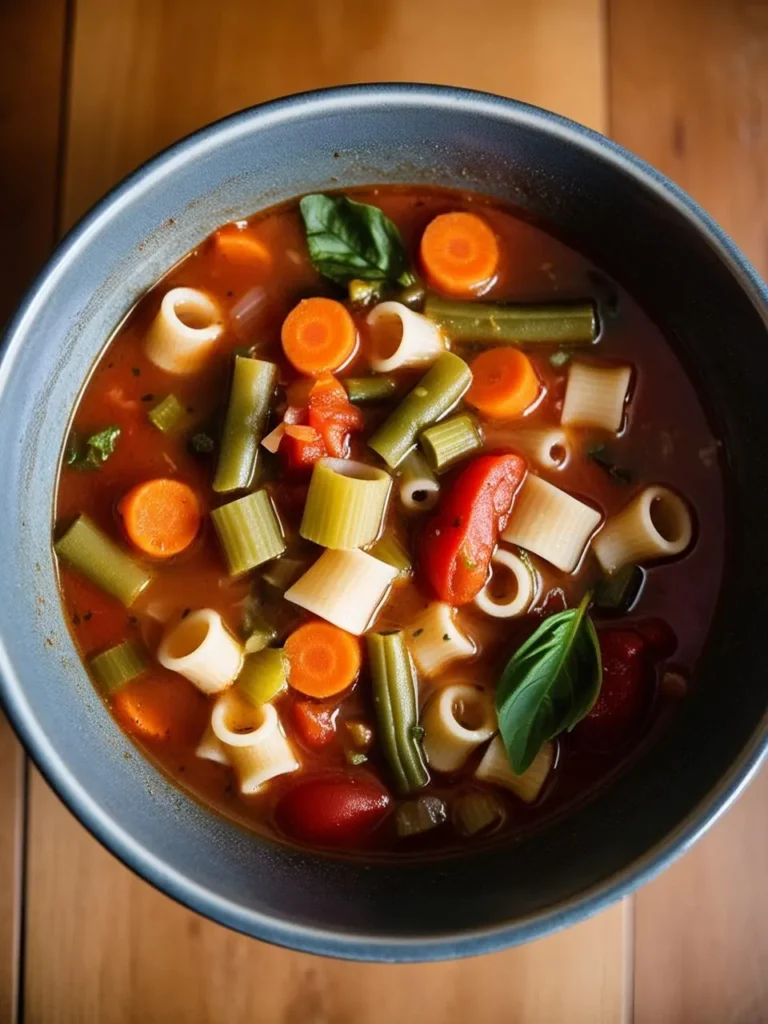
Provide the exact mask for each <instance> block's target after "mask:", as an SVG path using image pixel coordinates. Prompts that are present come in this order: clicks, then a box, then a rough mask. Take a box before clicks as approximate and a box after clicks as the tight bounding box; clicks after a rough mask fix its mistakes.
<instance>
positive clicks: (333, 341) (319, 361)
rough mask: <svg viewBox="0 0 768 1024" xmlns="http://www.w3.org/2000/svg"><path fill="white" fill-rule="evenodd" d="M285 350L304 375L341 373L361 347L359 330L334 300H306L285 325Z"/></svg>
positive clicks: (283, 340) (289, 358) (299, 305)
mask: <svg viewBox="0 0 768 1024" xmlns="http://www.w3.org/2000/svg"><path fill="white" fill-rule="evenodd" d="M281 337H282V342H283V350H284V352H285V354H286V356H287V358H288V360H289V361H290V363H291V364H292V365H293V366H295V367H296V369H297V370H299V371H300V372H301V373H306V374H308V375H309V376H311V377H315V376H317V375H318V374H320V373H328V372H333V371H334V370H338V369H339V367H340V366H343V365H344V363H346V362H347V360H348V359H349V357H350V356H351V355H352V353H353V352H354V351H355V346H356V345H357V329H356V327H355V322H354V320H353V319H352V317H351V316H350V314H349V312H348V311H347V309H346V308H345V307H344V306H342V304H341V303H340V302H336V301H335V300H334V299H324V298H322V297H317V298H312V299H304V300H303V301H301V302H300V303H299V304H298V306H296V307H295V308H294V309H292V310H291V312H290V313H289V314H288V316H287V317H286V318H285V321H284V322H283V329H282V334H281Z"/></svg>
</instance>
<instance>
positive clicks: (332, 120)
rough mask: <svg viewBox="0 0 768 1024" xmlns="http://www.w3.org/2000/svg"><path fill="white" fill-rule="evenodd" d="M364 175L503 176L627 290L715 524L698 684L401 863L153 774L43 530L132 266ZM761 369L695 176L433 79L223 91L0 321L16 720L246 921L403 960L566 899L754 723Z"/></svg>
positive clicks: (227, 916) (39, 752) (675, 815)
mask: <svg viewBox="0 0 768 1024" xmlns="http://www.w3.org/2000/svg"><path fill="white" fill-rule="evenodd" d="M382 182H386V183H418V182H425V183H431V184H436V185H444V186H449V187H458V188H465V189H472V190H476V191H480V192H484V193H488V194H491V195H497V196H499V197H502V198H504V199H507V200H511V201H512V202H514V203H515V204H517V205H518V206H520V207H522V208H524V209H525V210H527V211H529V212H530V214H531V215H532V216H535V217H536V218H539V219H541V220H542V221H543V222H544V223H545V224H549V225H551V226H553V227H554V228H555V230H556V231H557V233H558V234H559V235H560V236H561V237H563V238H564V240H565V241H567V242H569V243H570V244H572V245H574V246H575V247H576V248H578V249H580V250H581V251H583V252H584V253H585V254H586V255H587V256H589V257H590V258H591V259H592V260H593V261H595V262H596V263H597V264H598V265H599V266H601V267H603V268H604V269H605V270H606V271H608V272H609V273H610V274H612V275H613V276H614V277H616V278H617V279H618V280H619V281H620V282H621V283H622V284H623V285H624V286H625V287H627V288H628V289H629V290H630V291H631V292H632V293H633V294H634V295H635V296H636V297H637V298H639V299H640V300H641V302H642V303H643V305H644V306H645V307H646V309H647V310H648V311H649V312H650V314H651V315H652V316H653V317H654V318H655V319H656V320H657V321H658V322H659V323H660V324H661V325H662V326H663V328H664V330H665V332H666V334H667V336H668V337H670V338H671V339H672V340H673V342H674V344H675V345H676V346H677V347H678V349H679V351H680V352H681V355H682V356H683V358H684V360H685V362H686V364H687V366H688V368H689V371H690V372H691V373H692V376H693V377H694V382H695V383H696V384H697V385H698V387H699V390H700V392H702V393H703V394H704V395H705V396H706V400H707V404H708V406H709V408H710V409H711V415H712V418H713V420H714V422H715V425H716V432H717V433H718V435H719V436H720V437H721V438H722V439H723V441H724V442H725V453H726V456H725V457H726V478H727V508H726V513H727V524H728V537H727V557H726V572H725V579H724V583H723V588H722V594H721V599H720V602H719V606H718V611H717V615H716V621H715V624H714V627H713V629H712V631H711V635H710V639H709V641H708V646H707V651H706V654H705V656H704V657H703V659H702V662H701V666H700V670H699V673H698V681H697V686H696V688H695V691H694V693H693V694H692V696H691V698H690V700H689V701H688V703H687V706H686V708H685V712H684V713H683V714H681V715H680V716H679V717H678V718H677V720H675V721H674V722H673V724H672V725H671V726H670V727H669V728H668V729H667V730H666V731H665V732H664V733H663V735H662V736H661V737H660V738H659V740H658V742H656V743H655V744H654V745H653V746H652V747H650V748H649V749H648V750H647V751H646V752H645V754H644V755H642V756H641V757H639V758H638V759H637V761H636V762H635V763H634V764H633V765H632V766H631V768H630V769H629V770H628V771H626V772H625V773H624V774H623V775H622V776H621V777H620V778H619V779H618V780H617V781H616V782H615V783H614V784H612V785H611V786H609V787H607V788H606V789H605V790H604V791H602V792H601V793H600V794H599V795H597V796H595V797H594V798H593V799H592V800H591V801H589V802H588V803H587V804H586V805H585V806H584V807H583V808H581V809H580V810H579V811H578V813H574V814H570V815H568V816H566V817H564V818H562V819H561V820H558V821H557V822H554V823H552V824H550V825H549V826H547V827H546V828H543V829H540V830H539V831H537V832H536V833H534V834H533V835H530V836H528V837H527V838H525V839H524V840H522V841H518V842H514V843H512V844H511V845H507V846H506V847H505V848H503V849H495V850H487V851H485V852H482V853H478V854H475V855H470V856H466V857H462V858H453V859H449V860H443V861H439V862H433V863H421V862H411V863H401V864H394V865H393V864H391V863H389V864H388V863H373V864H363V863H360V862H356V861H348V860H344V859H342V858H330V857H322V856H315V855H311V854H308V853H302V852H298V851H296V850H291V849H289V848H287V847H283V846H280V845H276V844H273V843H270V842H268V841H264V840H256V839H254V837H252V836H251V835H249V834H246V833H244V832H243V831H241V830H240V829H239V828H237V827H236V826H234V825H230V824H228V823H227V822H225V821H223V820H221V819H219V818H218V817H216V816H214V815H213V814H211V813H209V812H208V811H207V810H205V809H204V808H202V807H200V806H198V805H197V804H196V803H194V802H193V801H192V800H190V799H187V798H186V797H185V796H184V795H183V794H182V793H181V792H180V791H179V790H177V789H176V788H175V787H173V786H172V785H170V784H169V783H168V782H166V780H165V779H164V778H163V777H162V776H161V775H160V774H159V773H158V772H157V771H156V770H155V769H154V768H153V767H152V766H151V765H149V764H148V763H146V762H145V761H144V760H143V759H142V758H141V757H140V756H138V755H137V753H136V751H135V749H134V748H133V747H132V745H131V744H130V742H129V741H128V740H127V739H126V738H125V737H124V736H123V734H122V733H121V732H120V730H119V729H118V728H117V726H116V725H115V724H114V723H113V722H112V720H111V718H110V717H109V716H108V714H107V712H106V710H105V708H104V707H103V706H102V704H101V702H100V701H99V700H98V698H97V696H96V694H95V693H94V691H93V689H92V685H91V683H90V681H89V680H88V678H87V676H86V674H85V672H84V670H83V668H82V667H81V664H80V662H79V659H78V656H77V654H76V652H75V650H74V647H73V644H72V642H71V640H70V637H69V634H68V632H67V629H66V625H65V623H64V621H63V617H62V614H61V609H60V604H59V598H58V593H57V589H56V582H55V577H54V566H53V559H52V552H51V547H50V530H51V517H52V500H53V493H54V486H55V479H56V471H57V461H58V457H59V453H60V451H61V447H62V443H63V438H64V435H65V432H66V427H67V422H68V418H69V416H70V413H71V410H72V407H73V405H74V402H75V400H76V398H77V395H78V393H79V391H80V388H81V386H82V382H83V380H84V379H85V377H86V376H87V374H88V372H89V370H90V368H91V366H92V364H93V362H94V360H95V358H96V356H97V354H98V353H99V351H100V350H101V348H102V347H103V345H104V343H105V341H106V339H107V338H108V337H109V336H110V334H111V333H112V331H113V329H114V327H115V325H116V324H117V323H118V322H119V321H120V320H121V319H122V317H123V316H124V315H125V314H126V312H127V311H128V310H129V309H130V307H131V306H132V305H133V303H134V302H135V301H136V299H137V298H138V297H139V296H140V295H141V294H142V293H143V292H144V290H145V289H146V288H147V287H149V286H150V285H151V284H152V283H153V282H154V281H155V280H156V279H157V278H158V277H159V276H160V275H161V274H162V273H164V272H165V271H166V270H167V269H168V267H170V266H171V265H172V264H173V263H175V262H176V261H177V260H178V259H179V258H180V257H181V256H183V255H184V254H185V253H186V252H187V251H188V250H189V249H190V248H192V247H193V246H194V245H195V244H196V243H198V242H199V241H200V240H202V239H203V238H204V237H205V236H206V235H207V234H208V233H209V232H210V231H212V230H213V229H214V228H215V227H216V226H217V225H218V224H220V223H221V222H223V221H226V220H230V219H233V218H235V217H239V216H244V215H246V214H250V213H252V212H254V211H255V210H258V209H260V208H263V207H265V206H269V205H272V204H274V203H276V202H280V201H282V200H284V199H288V198H291V197H293V196H295V195H297V194H300V193H303V192H307V191H315V190H323V189H328V188H338V187H341V186H345V185H346V186H349V185H357V184H370V183H382ZM766 378H768V349H767V347H766V300H765V296H764V295H763V296H762V297H761V293H760V289H759V285H758V284H757V283H756V282H755V280H754V279H753V278H752V277H751V276H750V273H749V271H748V269H747V268H745V266H744V264H743V262H741V261H740V259H739V257H738V255H736V254H735V253H734V252H733V251H732V250H731V249H730V248H729V245H728V243H727V242H726V241H724V240H723V239H722V238H721V237H719V236H718V235H717V234H716V233H715V232H714V231H713V230H712V229H711V228H710V227H708V226H707V225H706V224H705V223H704V222H703V221H701V220H700V219H699V218H698V215H697V214H696V213H695V212H694V210H693V207H692V205H691V204H690V201H688V200H686V199H685V198H684V197H681V196H680V194H678V193H676V191H674V190H673V189H672V188H671V187H670V186H669V185H668V183H665V182H664V181H663V180H662V179H660V178H658V177H656V176H654V175H653V173H652V172H650V171H649V170H648V169H647V168H643V167H642V166H641V165H640V164H639V163H635V162H633V161H632V160H631V159H630V158H628V157H627V155H626V154H623V153H622V152H621V151H620V150H618V149H617V148H616V147H613V146H612V145H611V144H609V143H606V142H605V141H604V140H600V139H599V138H598V137H597V136H595V135H593V134H592V133H589V132H587V131H586V130H584V129H579V128H578V127H576V126H574V125H571V124H569V123H568V122H564V121H562V120H561V119H559V118H556V117H554V116H553V115H548V114H545V113H544V112H541V111H536V110H533V109H531V108H528V107H523V106H520V105H516V104H511V103H509V102H507V101H501V100H495V99H493V98H490V97H482V96H479V95H472V94H468V93H462V92H458V91H456V92H454V91H450V90H438V89H432V88H427V87H402V86H394V87H388V88H387V87H368V88H360V89H349V90H339V91H335V92H331V93H328V94H320V95H317V96H314V97H309V98H301V97H298V98H294V99H291V100H288V101H283V102H280V103H277V104H272V105H270V106H268V107H265V108H261V109H259V110H257V111H253V112H246V113H245V114H242V115H237V116H236V117H234V118H231V119H229V120H228V121H226V122H222V123H221V124H219V125H217V126H214V127H212V128H210V129H207V130H205V131H204V132H202V133H200V134H199V135H197V136H195V137H193V138H192V139H191V140H187V141H186V142H184V143H181V144H180V145H179V146H177V147H175V148H174V149H173V150H171V151H169V153H167V154H166V155H164V156H163V157H161V158H159V159H158V160H157V161H155V162H153V163H151V164H150V165H148V166H147V167H146V168H144V169H142V170H141V171H140V172H138V173H137V174H136V175H134V176H133V177H132V178H130V179H129V180H128V181H127V182H126V183H124V184H123V185H122V186H120V187H119V188H118V190H117V191H116V192H115V193H113V194H112V195H111V197H110V198H109V199H108V200H107V201H106V202H105V203H103V204H101V205H100V206H99V207H98V208H97V209H96V211H95V212H94V213H92V214H91V215H89V217H88V218H86V220H85V221H84V222H83V223H82V224H81V225H79V226H78V227H77V228H76V229H75V231H74V232H73V234H72V235H71V236H70V237H69V238H68V240H67V241H66V242H65V244H64V246H63V247H62V249H60V250H59V252H58V253H57V255H56V256H55V257H54V260H53V261H52V263H51V264H50V265H49V267H48V268H47V269H46V271H45V272H44V274H43V275H42V277H41V279H40V280H39V282H38V284H37V286H36V289H35V290H34V291H33V292H32V293H31V296H30V298H29V299H28V301H27V303H26V305H25V306H24V307H23V309H22V311H21V313H20V314H19V317H18V318H17V320H16V321H15V323H14V324H13V326H12V329H11V331H10V334H9V337H8V342H7V346H6V349H5V353H4V357H3V361H2V365H1V366H0V436H2V437H3V438H4V486H3V488H2V489H1V490H0V559H1V560H2V564H3V566H4V572H3V577H2V587H1V589H0V640H1V641H2V643H1V645H0V672H1V673H2V676H3V682H2V692H3V696H4V700H5V703H6V706H7V708H8V710H9V713H10V715H11V717H12V720H13V721H14V723H15V725H16V727H17V728H18V729H19V731H20V732H21V735H22V737H23V738H24V740H25V741H26V743H27V744H28V746H29V748H30V751H31V753H32V754H33V756H34V757H35V759H36V761H37V762H38V764H39V765H40V767H41V768H42V769H43V771H44V772H45V773H46V775H47V776H48V778H49V780H50V781H52V782H53V784H54V786H55V788H56V789H57V791H58V792H59V793H60V795H62V796H63V797H64V799H65V800H66V801H67V802H68V803H69V805H70V806H71V807H72V808H73V809H74V810H75V811H76V812H77V813H78V814H79V815H80V816H81V818H82V819H83V820H84V821H85V823H86V824H87V825H88V826H89V827H90V828H91V829H92V830H93V831H94V832H95V833H96V835H97V836H98V837H99V838H101V839H102V840H104V841H105V842H106V843H107V845H109V846H110V847H111V848H112V849H113V850H114V851H115V852H117V853H118V854H119V855H120V856H121V857H123V858H124V859H125V860H126V861H127V862H128V863H129V864H130V865H131V866H132V867H134V868H136V869H137V870H139V871H140V872H141V873H142V874H143V875H145V876H146V877H147V878H149V879H150V880H151V881H153V882H155V883H156V884H158V885H160V886H161V887H163V888H165V889H166V890H167V891H168V892H170V893H171V894H172V895H174V896H176V897H178V898H180V899H181V900H183V901H184V902H187V903H189V904H190V905H192V906H194V907H195V909H198V910H200V911H202V912H204V913H207V914H209V915H211V916H213V917H215V918H217V919H218V920H221V921H223V922H224V923H226V924H229V925H232V926H234V927H237V928H239V929H241V930H243V931H246V932H249V933H251V934H254V935H257V936H259V937H262V938H266V939H270V940H272V941H276V942H281V943H284V944H288V945H292V946H296V947H298V948H302V949H308V950H313V951H318V952H325V953H329V954H333V955H339V956H356V957H370V958H377V959H391V958H396V959H419V958H425V957H440V956H451V955H458V954H462V953H468V952H477V951H484V950H488V949H492V948H495V947H497V946H499V945H502V944H504V943H508V942H510V941H521V940H523V939H526V938H530V937H533V936H535V935H538V934H541V933H542V932H544V931H546V930H548V929H550V928H552V927H555V926H558V925H561V924H563V923H568V922H569V921H571V920H573V919H574V918H575V917H576V916H578V915H579V914H582V913H585V912H588V911H589V910H594V909H597V908H598V907H599V906H600V905H601V904H602V902H604V901H605V900H607V899H609V898H610V897H612V896H613V895H616V894H617V893H618V892H620V891H621V889H622V887H624V886H626V885H627V884H628V883H629V882H631V881H632V880H633V879H634V880H636V879H637V878H639V877H641V875H642V874H643V873H648V872H650V871H652V870H654V869H655V868H656V867H658V866H659V864H660V863H661V858H662V857H663V856H666V855H667V853H668V852H669V850H670V849H671V848H672V846H676V847H677V848H678V849H679V848H680V847H681V845H682V844H684V843H685V842H687V841H688V840H689V839H690V838H691V837H692V836H693V835H694V834H695V832H696V831H697V829H698V828H699V827H700V826H701V824H702V822H703V820H704V818H705V817H706V816H707V814H709V813H711V812H712V811H713V810H714V809H715V807H716V806H717V805H719V804H722V803H723V802H724V801H725V800H726V799H727V798H728V796H729V795H730V794H732V792H733V791H734V789H735V787H736V785H737V783H738V781H739V780H740V779H741V778H743V776H744V775H745V773H746V771H747V768H748V767H749V765H750V764H753V763H754V762H755V760H756V758H757V756H758V753H759V749H760V747H761V745H762V743H763V742H764V732H765V715H766V706H767V705H768V679H766V673H765V670H764V662H763V655H762V645H761V643H760V642H759V639H758V638H759V637H760V633H761V629H763V628H764V627H763V619H764V612H765V609H766V603H767V602H766V598H765V596H764V588H763V580H764V579H765V578H766V577H767V576H768V546H767V545H765V544H764V543H761V542H760V540H759V538H761V536H762V529H763V524H764V522H765V521H766V519H767V518H768V472H766V470H767V469H768V466H767V465H766V463H767V461H768V457H767V456H766V446H765V445H764V444H763V443H762V441H763V439H764V438H768V403H766V402H765V400H764V396H763V393H762V391H763V387H762V383H761V382H762V381H763V380H765V379H766ZM715 791H717V792H716V793H715ZM702 804H706V807H704V808H702Z"/></svg>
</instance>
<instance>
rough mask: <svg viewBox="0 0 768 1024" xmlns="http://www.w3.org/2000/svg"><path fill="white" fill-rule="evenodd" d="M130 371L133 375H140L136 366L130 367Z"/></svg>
mask: <svg viewBox="0 0 768 1024" xmlns="http://www.w3.org/2000/svg"><path fill="white" fill-rule="evenodd" d="M131 373H132V374H133V376H134V377H140V376H141V370H140V369H139V368H138V366H132V367H131Z"/></svg>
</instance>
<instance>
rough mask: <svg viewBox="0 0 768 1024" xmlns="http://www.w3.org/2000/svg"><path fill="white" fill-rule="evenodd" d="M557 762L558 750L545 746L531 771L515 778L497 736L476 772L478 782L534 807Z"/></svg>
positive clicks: (501, 742)
mask: <svg viewBox="0 0 768 1024" xmlns="http://www.w3.org/2000/svg"><path fill="white" fill-rule="evenodd" d="M554 761H555V748H554V746H553V745H552V744H551V743H545V744H544V746H543V747H542V748H541V750H540V751H539V752H538V754H537V755H536V757H535V758H534V761H533V764H532V765H531V766H530V768H529V769H528V770H527V771H525V772H523V774H522V775H515V773H514V772H513V771H512V768H511V767H510V764H509V758H508V757H507V752H506V750H505V749H504V743H503V741H502V739H501V736H496V737H495V738H494V739H492V740H491V743H490V746H489V747H488V749H487V750H486V752H485V754H483V759H482V761H481V762H480V764H479V765H478V766H477V769H476V771H475V778H477V779H479V780H480V781H481V782H493V783H494V784H495V785H497V786H503V787H504V788H505V789H509V790H511V792H513V793H514V794H515V796H517V797H519V798H520V799H521V800H524V801H525V803H527V804H532V803H533V802H534V801H535V800H537V799H538V797H539V795H540V793H541V790H542V787H543V786H544V783H545V782H546V781H547V778H548V776H549V773H550V771H551V770H552V765H553V764H554Z"/></svg>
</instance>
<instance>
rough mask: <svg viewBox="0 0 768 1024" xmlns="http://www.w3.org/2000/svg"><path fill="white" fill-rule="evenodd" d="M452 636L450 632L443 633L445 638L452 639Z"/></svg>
mask: <svg viewBox="0 0 768 1024" xmlns="http://www.w3.org/2000/svg"><path fill="white" fill-rule="evenodd" d="M450 639H451V636H450V634H449V633H443V640H450Z"/></svg>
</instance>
